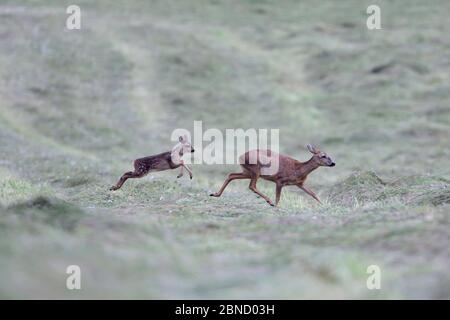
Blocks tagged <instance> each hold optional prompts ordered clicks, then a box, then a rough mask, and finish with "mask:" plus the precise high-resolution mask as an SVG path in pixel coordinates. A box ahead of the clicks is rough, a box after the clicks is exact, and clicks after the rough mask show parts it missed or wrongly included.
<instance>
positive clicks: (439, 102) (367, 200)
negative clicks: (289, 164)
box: [0, 0, 450, 299]
mask: <svg viewBox="0 0 450 320" xmlns="http://www.w3.org/2000/svg"><path fill="white" fill-rule="evenodd" d="M69 4H72V3H71V2H70V1H43V0H38V1H25V0H23V1H2V3H1V4H0V26H1V28H0V30H1V31H0V38H1V39H2V40H3V41H1V42H0V80H1V81H2V85H1V86H0V155H1V156H0V298H64V299H73V298H87V299H92V298H150V299H154V298H191V299H198V298H212V299H216V298H217V299H220V298H222V299H228V298H230V299H232V298H235V299H239V298H286V299H297V298H299V299H301V298H358V299H360V298H369V299H379V298H389V299H396V298H410V299H411V298H427V299H430V298H440V299H448V298H450V296H449V292H450V290H449V288H450V276H449V274H448V264H449V261H450V254H449V249H448V248H449V245H450V231H449V230H450V228H449V224H450V216H449V212H450V210H449V209H450V200H449V199H450V194H449V190H450V171H449V166H448V159H449V158H450V148H449V147H450V144H449V136H450V126H449V124H450V123H449V119H450V108H449V105H450V104H449V102H450V87H449V83H450V82H449V73H448V70H447V69H448V59H447V58H446V57H448V56H449V54H450V43H449V38H448V36H447V32H446V30H448V28H449V27H450V26H449V25H448V24H449V20H448V12H449V10H450V7H449V4H448V1H443V0H442V1H434V2H433V4H424V3H423V2H421V1H406V0H405V1H394V2H392V1H380V2H379V5H380V6H381V10H382V26H383V30H380V31H368V30H367V28H366V15H365V9H366V8H367V5H369V4H370V1H363V2H361V1H356V0H355V1H353V0H351V1H345V2H339V3H338V2H336V1H323V2H321V3H320V4H319V3H317V2H313V1H301V2H298V1H290V0H283V1H277V2H275V1H245V2H243V1H231V2H230V1H206V0H204V1H195V2H194V1H166V0H164V1H162V0H161V1H156V0H155V1H138V0H136V1H114V3H112V2H111V1H96V2H95V3H94V2H92V1H79V3H78V5H80V7H81V9H82V30H80V31H71V32H69V31H67V30H64V19H65V8H66V7H67V5H69ZM384 64H389V67H388V68H385V69H384V70H383V71H382V72H379V73H373V72H371V70H373V69H374V68H376V67H377V66H380V65H384ZM194 120H202V121H203V125H204V130H206V129H208V128H213V127H214V128H219V129H226V128H244V129H247V128H252V127H253V128H277V129H280V148H281V151H282V152H283V153H286V154H288V155H291V156H294V157H296V158H297V159H299V160H307V159H308V157H309V155H308V152H307V150H306V148H305V145H306V144H307V143H314V144H317V145H319V146H320V147H321V148H322V149H323V150H324V151H326V152H328V153H329V154H330V155H331V156H332V157H333V158H334V159H335V160H336V163H337V166H336V167H335V168H332V169H331V168H321V169H319V170H317V171H316V172H314V173H313V174H311V176H310V178H309V179H308V181H307V184H308V185H310V186H311V188H312V189H313V190H315V191H316V192H317V194H318V195H319V197H320V198H321V199H322V201H323V203H324V204H323V205H318V204H317V203H315V202H314V200H313V199H311V198H310V197H308V196H307V195H306V194H305V193H302V191H301V190H299V189H297V188H295V187H288V188H285V190H283V194H282V199H281V203H280V206H279V207H277V208H272V207H269V206H268V205H267V204H266V203H265V202H264V201H263V200H261V199H259V198H257V197H256V196H255V195H254V194H253V193H252V192H250V191H249V190H248V188H247V183H246V182H233V183H232V184H230V186H229V187H228V188H227V190H226V191H225V193H224V195H223V196H222V197H221V198H217V199H216V198H210V197H209V196H208V194H209V193H210V192H211V191H213V190H214V191H215V190H217V189H218V188H219V187H220V185H221V183H222V182H223V180H224V179H225V176H226V174H227V173H229V172H233V171H234V170H239V169H238V168H237V167H236V166H230V165H224V166H218V165H214V166H207V165H194V168H193V169H194V179H193V180H192V181H191V180H189V179H188V178H187V177H186V176H185V177H183V178H181V179H176V178H175V177H176V175H177V173H175V172H173V171H168V172H159V173H154V174H150V175H149V176H148V177H146V178H144V179H141V180H134V181H129V182H127V183H126V184H125V186H124V187H123V189H121V190H120V191H117V192H114V193H112V192H110V191H108V188H109V187H110V186H111V185H112V184H113V183H115V182H116V180H117V179H118V177H119V176H120V175H121V174H122V173H123V172H125V171H128V170H130V169H131V165H132V160H133V159H135V158H137V157H140V156H145V155H150V154H155V153H159V152H162V151H165V150H169V149H170V148H171V147H172V143H171V142H170V134H171V133H172V130H174V129H176V128H187V129H191V130H192V126H193V121H194ZM258 187H259V188H260V190H261V191H262V192H264V193H265V194H267V195H269V196H270V197H271V198H274V191H275V190H274V189H275V188H274V185H273V184H271V183H269V182H265V181H260V182H259V183H258ZM72 264H77V265H79V266H80V267H81V270H82V290H80V291H69V290H67V289H66V287H65V283H66V277H67V274H66V273H65V271H66V268H67V266H69V265H72ZM372 264H376V265H378V266H380V268H381V272H382V283H381V284H382V288H381V290H368V289H367V287H366V280H367V277H368V274H366V269H367V267H368V266H369V265H372Z"/></svg>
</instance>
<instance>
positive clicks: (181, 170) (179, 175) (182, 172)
mask: <svg viewBox="0 0 450 320" xmlns="http://www.w3.org/2000/svg"><path fill="white" fill-rule="evenodd" d="M180 168H181V169H180V173H179V174H178V175H177V178H181V177H182V176H183V174H184V170H183V168H184V167H183V166H181V167H180Z"/></svg>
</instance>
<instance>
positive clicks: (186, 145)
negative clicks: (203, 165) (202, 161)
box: [174, 135, 195, 155]
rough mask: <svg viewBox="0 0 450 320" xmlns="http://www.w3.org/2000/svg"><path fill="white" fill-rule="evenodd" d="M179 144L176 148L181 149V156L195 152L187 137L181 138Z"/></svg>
mask: <svg viewBox="0 0 450 320" xmlns="http://www.w3.org/2000/svg"><path fill="white" fill-rule="evenodd" d="M178 141H179V142H178V144H177V145H176V146H175V147H174V149H175V148H179V150H180V155H183V154H185V153H189V152H194V151H195V150H194V148H193V147H192V145H191V143H190V142H189V140H188V138H187V136H186V135H184V136H180V137H179V138H178Z"/></svg>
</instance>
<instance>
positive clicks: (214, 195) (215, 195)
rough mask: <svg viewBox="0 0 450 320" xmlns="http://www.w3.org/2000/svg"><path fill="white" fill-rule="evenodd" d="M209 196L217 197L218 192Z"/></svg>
mask: <svg viewBox="0 0 450 320" xmlns="http://www.w3.org/2000/svg"><path fill="white" fill-rule="evenodd" d="M209 196H210V197H217V194H216V193H210V194H209Z"/></svg>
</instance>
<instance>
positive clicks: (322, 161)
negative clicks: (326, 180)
mask: <svg viewBox="0 0 450 320" xmlns="http://www.w3.org/2000/svg"><path fill="white" fill-rule="evenodd" d="M306 147H307V148H308V150H309V152H311V153H312V154H313V157H312V160H313V161H314V162H315V163H316V164H317V165H319V166H323V167H334V166H335V165H336V163H334V161H333V160H332V159H331V158H330V157H329V156H328V155H327V154H326V153H325V152H323V151H320V150H319V149H317V148H316V147H314V146H312V145H310V144H308V145H307V146H306Z"/></svg>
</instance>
